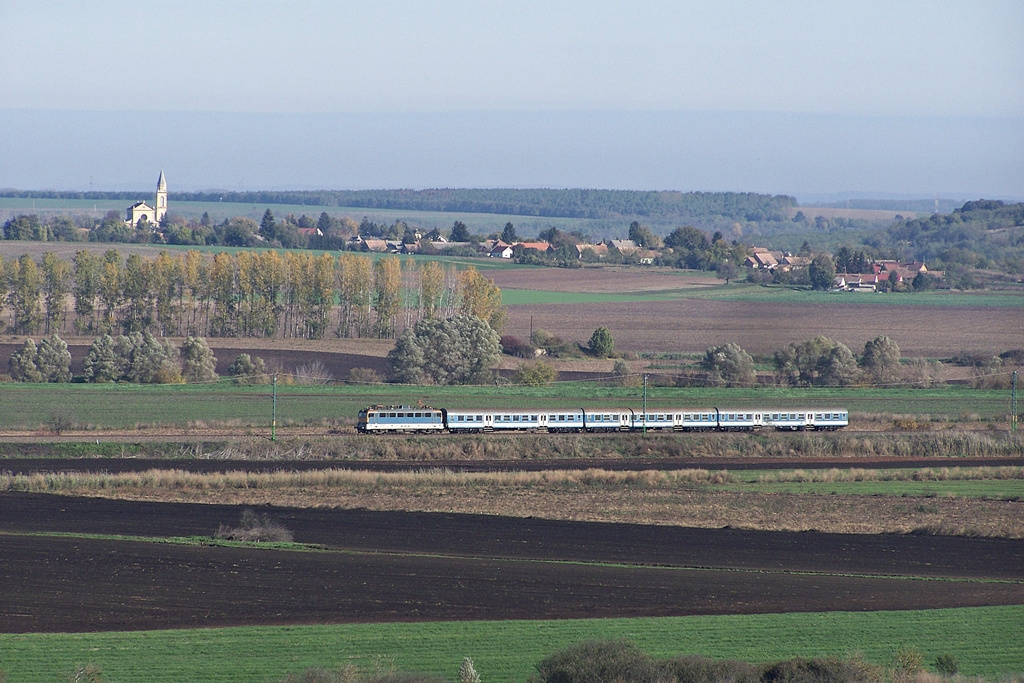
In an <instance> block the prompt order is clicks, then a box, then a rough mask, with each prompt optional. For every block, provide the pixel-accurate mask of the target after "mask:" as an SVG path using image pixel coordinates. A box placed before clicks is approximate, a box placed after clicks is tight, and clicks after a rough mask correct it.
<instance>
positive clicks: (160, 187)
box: [153, 170, 167, 223]
mask: <svg viewBox="0 0 1024 683" xmlns="http://www.w3.org/2000/svg"><path fill="white" fill-rule="evenodd" d="M153 213H154V216H153V222H155V223H159V222H160V221H162V220H163V219H164V215H165V214H166V213H167V179H166V178H164V172H163V170H161V171H160V178H159V179H158V180H157V181H156V206H155V207H154V210H153Z"/></svg>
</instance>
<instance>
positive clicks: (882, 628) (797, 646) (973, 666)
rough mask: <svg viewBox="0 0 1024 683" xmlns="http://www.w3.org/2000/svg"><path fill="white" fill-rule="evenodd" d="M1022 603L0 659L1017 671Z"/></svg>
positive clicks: (502, 674)
mask: <svg viewBox="0 0 1024 683" xmlns="http://www.w3.org/2000/svg"><path fill="white" fill-rule="evenodd" d="M1022 624H1024V606H1009V607H984V608H968V609H947V610H929V611H911V612H869V613H842V612H836V613H810V614H768V615H753V616H716V617H682V618H652V619H602V620H578V621H577V620H573V621H528V622H522V621H512V622H451V623H419V624H362V625H349V626H295V627H279V628H271V627H262V628H236V629H210V630H186V631H158V632H136V633H91V634H90V633H86V634H56V635H32V634H29V635H0V668H3V669H5V670H6V671H7V674H8V677H9V680H11V681H12V682H13V681H18V682H19V683H21V682H25V683H35V682H37V681H38V682H40V683H42V682H43V681H45V682H47V683H50V682H52V681H55V680H62V679H63V678H64V676H65V675H66V674H67V673H68V672H69V671H70V670H71V669H72V668H73V667H74V666H75V665H76V664H84V663H86V662H91V663H94V664H97V665H99V666H100V667H101V668H102V670H103V677H104V680H106V681H110V682H111V683H118V682H120V681H132V682H133V683H158V682H163V681H168V682H170V681H175V682H177V681H186V680H190V681H200V680H201V681H218V682H222V683H229V682H234V681H239V682H241V681H273V680H279V679H281V678H283V677H284V676H286V675H287V674H289V673H294V672H298V671H301V670H302V669H305V668H307V667H312V666H327V667H342V666H345V665H348V664H355V665H356V666H358V667H359V668H360V669H361V670H363V671H373V670H374V669H375V668H377V667H383V668H385V669H386V668H390V667H394V668H396V669H399V670H412V671H421V672H425V673H430V674H434V675H439V676H446V677H448V678H449V680H455V678H456V674H457V671H458V666H459V663H460V662H461V660H462V657H472V658H473V661H474V663H475V664H476V669H477V671H478V672H479V673H480V675H481V677H482V678H483V680H487V681H523V680H526V678H527V677H528V676H529V674H530V672H531V671H532V670H533V666H534V665H535V664H536V663H537V662H538V661H540V660H541V659H542V658H543V657H545V656H546V655H548V654H550V653H551V652H554V651H556V650H558V649H560V648H562V647H565V646H567V645H570V644H573V643H578V642H582V641H585V640H590V639H598V638H628V639H629V640H631V641H633V642H634V643H636V644H637V645H638V646H639V647H640V648H641V649H643V650H644V651H646V652H648V653H649V654H652V655H655V656H658V657H670V656H675V655H680V654H702V655H705V656H711V657H718V658H735V659H743V660H747V661H754V662H770V661H775V660H779V659H785V658H790V657H796V656H801V657H821V656H829V655H834V656H846V655H850V654H855V653H860V654H862V655H863V656H864V658H865V659H867V660H868V661H871V662H874V663H877V664H880V665H883V666H891V665H892V663H893V656H894V654H895V652H896V650H898V649H899V648H901V647H905V648H916V649H918V650H920V651H921V652H922V653H923V654H924V655H925V661H926V663H927V664H929V665H931V666H932V667H933V662H934V661H935V658H936V657H937V656H939V655H941V654H952V655H955V656H956V657H957V659H958V660H959V662H960V670H961V673H963V674H965V675H968V676H985V677H989V678H993V679H995V678H998V676H999V675H1000V674H1004V673H1012V672H1021V671H1024V626H1022Z"/></svg>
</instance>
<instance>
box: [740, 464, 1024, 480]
mask: <svg viewBox="0 0 1024 683" xmlns="http://www.w3.org/2000/svg"><path fill="white" fill-rule="evenodd" d="M993 479H995V480H1006V479H1024V467H925V468H922V469H918V470H867V469H861V468H856V467H855V468H852V469H838V468H832V469H828V470H802V469H797V470H784V471H778V472H768V473H765V474H762V475H760V476H759V477H758V478H757V480H758V481H759V482H762V483H767V482H772V483H774V482H801V483H808V482H824V483H834V482H841V481H843V482H846V481H980V480H993Z"/></svg>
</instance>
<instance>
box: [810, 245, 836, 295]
mask: <svg viewBox="0 0 1024 683" xmlns="http://www.w3.org/2000/svg"><path fill="white" fill-rule="evenodd" d="M807 274H808V277H810V279H811V287H813V288H814V289H822V290H827V289H831V288H832V281H833V280H835V277H836V264H834V263H833V262H832V259H831V258H829V257H828V256H826V255H825V254H818V255H817V256H815V257H814V260H813V261H811V265H810V266H809V267H808V268H807Z"/></svg>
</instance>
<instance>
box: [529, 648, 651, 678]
mask: <svg viewBox="0 0 1024 683" xmlns="http://www.w3.org/2000/svg"><path fill="white" fill-rule="evenodd" d="M664 680H665V678H664V676H663V672H662V670H661V667H660V666H659V665H658V664H657V663H656V662H655V661H654V660H653V659H651V658H650V657H649V656H647V655H646V654H644V653H643V652H641V651H640V649H639V648H637V646H636V645H633V644H632V643H630V642H628V641H625V640H614V641H589V642H586V643H581V644H579V645H570V646H569V647H567V648H565V649H564V650H561V651H560V652H556V653H555V654H553V655H551V656H549V657H547V658H546V659H544V660H542V661H541V662H540V663H539V664H537V673H536V674H534V675H533V676H532V677H531V678H530V681H531V683H626V682H629V683H648V682H649V683H660V682H661V681H664Z"/></svg>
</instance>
